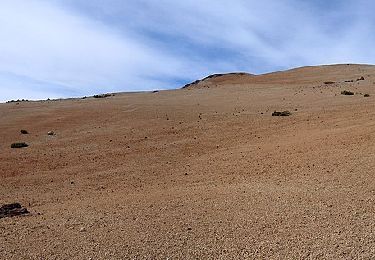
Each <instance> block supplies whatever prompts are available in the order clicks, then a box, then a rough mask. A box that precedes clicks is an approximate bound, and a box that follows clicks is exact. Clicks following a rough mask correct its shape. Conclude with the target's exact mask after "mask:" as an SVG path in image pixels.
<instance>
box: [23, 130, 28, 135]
mask: <svg viewBox="0 0 375 260" xmlns="http://www.w3.org/2000/svg"><path fill="white" fill-rule="evenodd" d="M28 133H29V132H27V130H24V129H22V130H21V134H23V135H27V134H28Z"/></svg>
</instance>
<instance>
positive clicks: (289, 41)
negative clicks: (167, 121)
mask: <svg viewBox="0 0 375 260" xmlns="http://www.w3.org/2000/svg"><path fill="white" fill-rule="evenodd" d="M374 7H375V1H371V0H368V1H366V0H346V1H337V0H330V1H328V0H262V1H259V0H232V1H228V0H184V1H176V0H158V1H156V0H0V101H6V100H11V99H22V98H25V99H30V100H33V99H46V98H67V97H80V96H88V95H93V94H98V93H107V92H124V91H148V90H155V89H173V88H179V87H182V86H183V85H184V84H186V83H189V82H191V81H194V80H196V79H199V78H203V77H205V76H207V75H209V74H213V73H225V72H234V71H245V72H249V73H254V74H261V73H266V72H271V71H276V70H285V69H288V68H292V67H299V66H306V65H319V64H334V63H366V64H373V63H375V48H374V44H373V43H375V33H374V28H375V26H374V25H375V16H374V15H373V14H372V10H374Z"/></svg>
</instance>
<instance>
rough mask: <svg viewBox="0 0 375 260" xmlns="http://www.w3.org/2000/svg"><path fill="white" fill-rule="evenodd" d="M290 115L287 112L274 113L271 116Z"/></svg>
mask: <svg viewBox="0 0 375 260" xmlns="http://www.w3.org/2000/svg"><path fill="white" fill-rule="evenodd" d="M291 114H292V113H290V112H289V111H287V110H286V111H281V112H280V111H274V112H273V113H272V116H290V115H291Z"/></svg>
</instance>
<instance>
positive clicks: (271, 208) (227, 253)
mask: <svg viewBox="0 0 375 260" xmlns="http://www.w3.org/2000/svg"><path fill="white" fill-rule="evenodd" d="M362 76H363V77H364V80H360V81H356V80H357V79H359V78H360V77H362ZM208 80H213V79H208ZM214 80H215V83H214V84H211V85H209V86H210V88H207V87H206V86H207V85H205V83H204V82H203V83H202V82H201V83H200V86H190V87H188V88H186V89H182V90H174V91H161V92H159V93H133V94H126V93H125V94H117V95H115V96H114V97H108V98H104V99H91V98H89V99H84V100H83V99H82V100H79V99H77V100H63V101H48V102H21V103H19V104H16V103H10V104H0V137H1V138H0V158H1V160H0V204H3V203H11V202H20V203H21V204H22V205H24V206H26V207H27V208H28V209H29V211H31V213H32V214H31V215H30V216H24V217H14V218H2V219H0V232H1V236H0V255H1V258H3V259H90V258H91V259H124V258H125V259H126V258H132V259H134V258H136V259H166V258H172V259H197V258H198V259H238V258H247V259H259V258H261V259H301V258H307V259H316V258H318V259H352V258H359V259H371V258H373V257H374V256H375V233H374V229H375V218H374V216H375V205H374V200H375V178H374V167H375V160H374V159H375V146H374V145H373V144H374V142H375V134H374V133H375V121H374V119H375V110H374V97H375V88H374V87H375V85H374V82H375V69H374V67H373V66H365V65H337V66H323V67H306V68H300V69H295V70H291V71H287V72H278V73H272V74H267V75H260V76H254V75H248V76H243V75H242V76H241V75H240V76H238V75H237V76H236V75H231V76H230V80H228V78H227V77H225V78H224V80H220V77H216V78H214ZM348 80H353V82H345V81H348ZM325 81H334V82H336V83H333V84H324V83H323V82H325ZM213 86H214V87H213ZM342 90H351V91H353V92H355V93H358V94H356V95H353V96H344V95H340V92H341V91H342ZM359 93H362V94H359ZM364 93H369V94H370V97H368V98H365V97H363V94H364ZM274 110H289V111H291V112H292V115H291V116H289V117H272V116H271V113H272V112H273V111H274ZM21 129H27V130H28V131H29V132H30V134H29V135H21V134H20V130H21ZM50 130H53V131H55V133H56V135H55V136H48V135H47V132H48V131H50ZM16 141H25V142H27V143H28V144H29V145H30V146H29V147H27V148H23V149H11V148H10V144H11V143H13V142H16Z"/></svg>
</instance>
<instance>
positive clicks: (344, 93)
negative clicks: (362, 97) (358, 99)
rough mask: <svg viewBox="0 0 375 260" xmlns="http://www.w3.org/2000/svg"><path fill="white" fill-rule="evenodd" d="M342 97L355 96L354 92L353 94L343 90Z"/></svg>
mask: <svg viewBox="0 0 375 260" xmlns="http://www.w3.org/2000/svg"><path fill="white" fill-rule="evenodd" d="M341 95H346V96H353V95H354V92H352V91H347V90H343V91H341Z"/></svg>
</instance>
